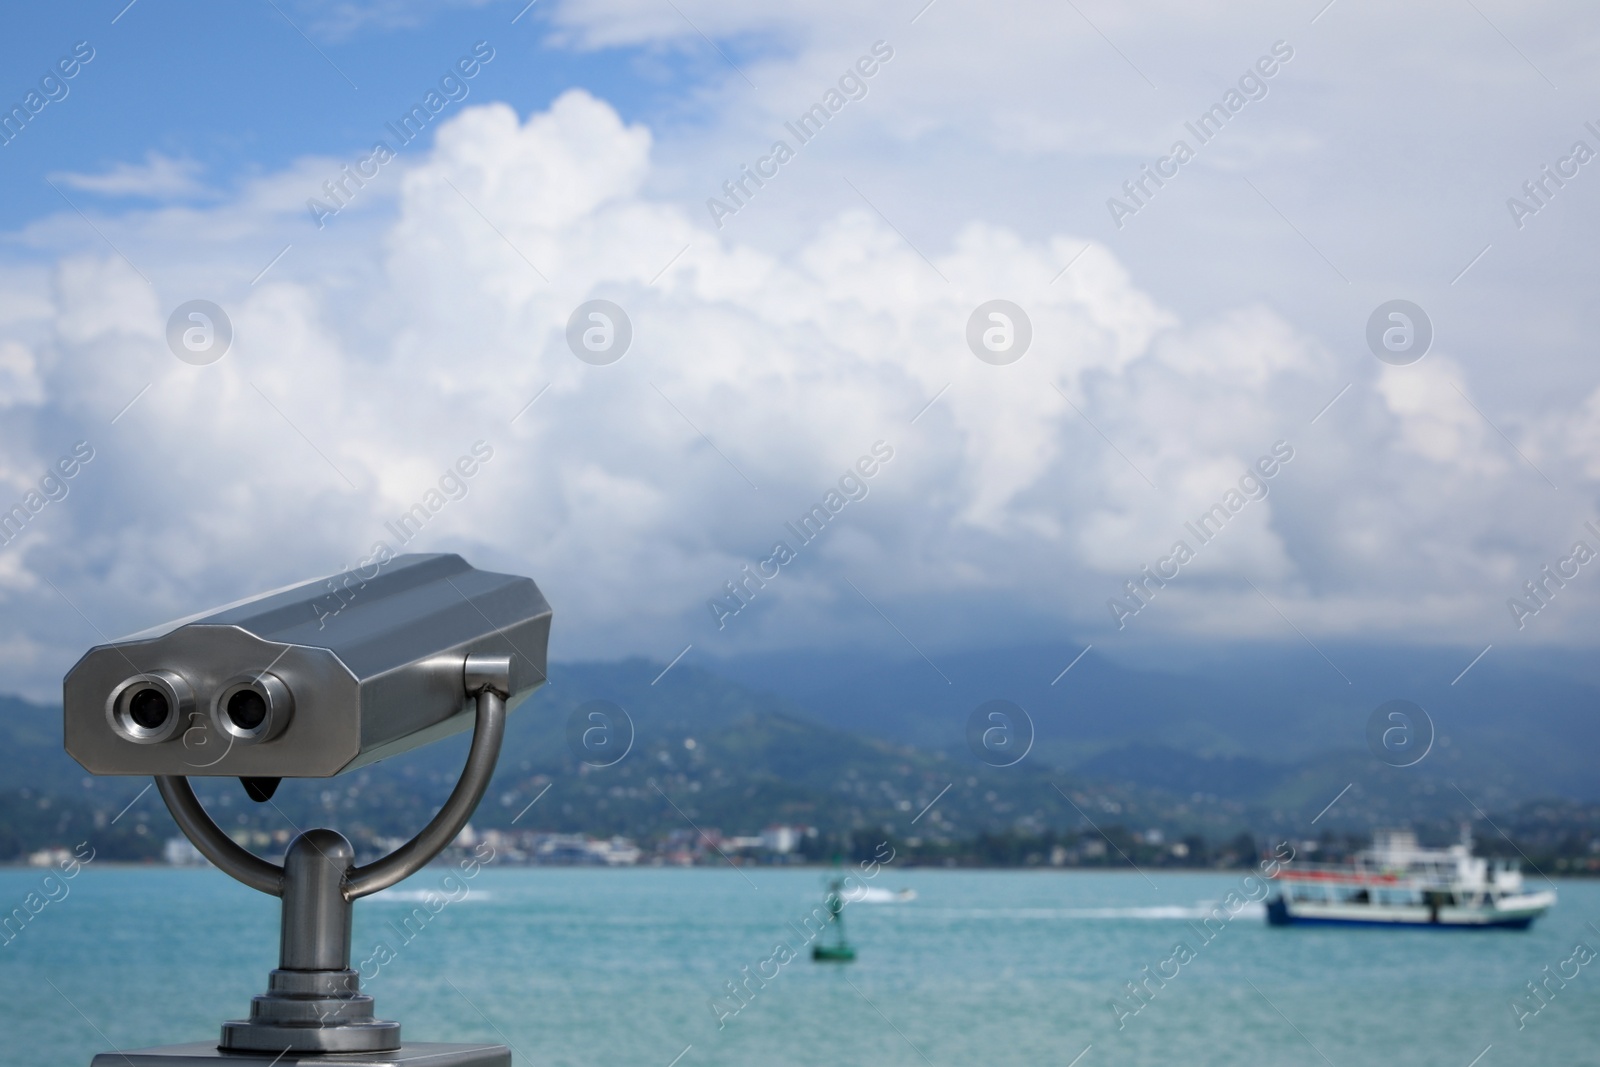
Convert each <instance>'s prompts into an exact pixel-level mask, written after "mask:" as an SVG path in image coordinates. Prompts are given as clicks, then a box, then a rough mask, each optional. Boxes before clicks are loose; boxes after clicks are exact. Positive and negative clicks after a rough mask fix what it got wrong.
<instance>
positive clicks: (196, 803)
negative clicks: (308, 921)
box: [156, 775, 283, 897]
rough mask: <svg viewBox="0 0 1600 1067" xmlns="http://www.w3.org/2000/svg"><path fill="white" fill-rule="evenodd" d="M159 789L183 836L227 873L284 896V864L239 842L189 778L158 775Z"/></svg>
mask: <svg viewBox="0 0 1600 1067" xmlns="http://www.w3.org/2000/svg"><path fill="white" fill-rule="evenodd" d="M156 789H158V790H160V792H161V799H162V800H164V801H166V802H167V810H168V811H170V812H172V819H173V821H174V822H176V823H177V824H178V829H180V830H182V831H183V836H185V837H187V838H188V839H189V840H190V841H192V842H193V843H194V847H195V848H197V849H199V850H200V854H201V855H202V856H204V857H205V858H206V859H208V860H210V861H211V862H212V863H214V864H216V865H217V869H218V870H220V871H222V872H223V873H224V874H227V875H228V876H230V877H232V878H234V879H236V880H238V881H240V882H243V883H244V884H245V885H247V886H249V887H250V888H251V889H259V890H260V891H261V892H263V893H266V894H268V895H269V896H274V897H281V896H283V868H282V867H280V866H278V865H277V864H276V863H269V862H267V861H266V860H264V859H262V858H261V857H260V856H257V855H256V854H255V853H253V852H251V851H250V850H249V849H247V848H245V847H244V846H243V845H240V844H238V843H237V842H235V841H234V840H233V838H231V837H229V836H228V835H227V834H225V833H223V832H222V828H221V827H219V826H218V825H217V824H216V823H214V822H212V821H211V816H209V815H207V814H206V809H205V808H203V807H201V806H200V798H198V797H196V796H195V795H194V789H193V788H192V787H191V786H190V785H189V779H187V778H184V777H182V776H181V775H177V776H174V775H157V776H156Z"/></svg>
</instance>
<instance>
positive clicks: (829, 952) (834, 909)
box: [811, 878, 856, 963]
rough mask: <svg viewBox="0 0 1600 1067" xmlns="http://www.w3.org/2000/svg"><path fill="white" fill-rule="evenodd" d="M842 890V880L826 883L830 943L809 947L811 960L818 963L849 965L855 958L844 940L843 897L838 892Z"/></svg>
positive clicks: (848, 944)
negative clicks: (830, 934)
mask: <svg viewBox="0 0 1600 1067" xmlns="http://www.w3.org/2000/svg"><path fill="white" fill-rule="evenodd" d="M843 889H844V880H843V879H841V878H835V879H834V880H833V881H831V882H829V883H828V896H827V899H826V904H827V906H828V922H829V923H830V924H832V926H833V939H832V942H831V943H829V942H826V941H824V942H822V943H819V944H816V945H812V946H811V958H812V959H813V960H816V961H817V962H818V963H849V962H850V961H852V960H854V959H855V958H856V950H855V949H853V948H851V947H850V943H849V942H848V941H846V940H845V939H844V897H843V896H841V895H840V891H841V890H843Z"/></svg>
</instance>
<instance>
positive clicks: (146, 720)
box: [106, 670, 194, 745]
mask: <svg viewBox="0 0 1600 1067" xmlns="http://www.w3.org/2000/svg"><path fill="white" fill-rule="evenodd" d="M193 710H194V692H193V691H192V690H191V689H190V688H189V683H188V682H186V681H184V680H183V677H182V676H181V675H178V674H175V673H173V672H172V671H168V670H157V671H151V672H149V673H148V674H136V675H134V676H133V677H132V678H129V679H127V680H126V681H124V682H123V683H122V684H121V685H119V686H117V687H116V688H115V689H114V690H112V691H111V696H110V698H109V699H107V701H106V719H107V720H108V721H109V722H110V724H111V729H112V730H114V731H116V733H117V736H119V737H121V738H122V739H123V740H124V741H132V742H133V743H134V744H136V745H158V744H160V743H161V742H163V741H170V740H171V739H172V738H173V737H174V736H175V735H176V734H177V732H178V728H179V727H180V726H181V725H183V721H184V719H185V718H186V717H187V716H188V715H189V714H190V713H192V711H193Z"/></svg>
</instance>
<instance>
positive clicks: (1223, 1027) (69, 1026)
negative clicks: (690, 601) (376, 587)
mask: <svg viewBox="0 0 1600 1067" xmlns="http://www.w3.org/2000/svg"><path fill="white" fill-rule="evenodd" d="M43 874H44V872H41V871H34V870H27V869H8V870H4V871H0V905H3V907H4V908H6V909H8V910H9V909H10V908H12V907H15V906H17V905H19V904H21V903H22V902H23V900H24V899H25V898H26V896H27V894H28V893H30V892H32V891H34V890H36V889H38V888H39V884H40V882H41V879H42V876H43ZM448 874H449V869H448V868H430V869H429V870H427V871H425V872H423V873H422V874H420V875H418V876H416V877H415V878H413V879H411V880H410V881H409V882H407V883H405V885H404V886H403V887H400V888H398V889H397V890H391V891H388V892H386V893H384V894H380V895H379V896H377V897H374V898H369V899H367V900H365V901H362V902H361V903H359V904H358V905H357V907H356V915H357V925H356V937H355V946H356V947H355V955H356V958H357V962H362V961H367V968H366V969H367V972H368V974H373V973H374V972H375V973H376V977H374V978H373V979H372V980H371V981H369V982H367V983H365V986H366V989H367V991H368V992H371V993H372V994H373V995H374V996H375V997H376V998H377V1006H378V1013H379V1014H380V1015H382V1016H385V1017H388V1018H398V1019H400V1020H401V1021H402V1022H403V1024H404V1027H405V1034H406V1036H407V1037H408V1038H409V1039H413V1040H435V1041H438V1040H462V1041H465V1040H499V1041H501V1042H503V1043H506V1044H509V1045H511V1046H512V1047H513V1049H514V1050H515V1055H514V1062H516V1063H517V1064H520V1065H525V1067H534V1065H539V1067H545V1065H549V1067H558V1065H560V1067H565V1065H572V1067H578V1065H585V1067H588V1065H594V1067H601V1065H606V1067H609V1065H623V1064H628V1065H633V1067H669V1065H670V1064H672V1063H673V1062H674V1060H675V1058H677V1057H680V1056H681V1059H677V1063H678V1065H679V1067H699V1065H703V1064H728V1065H734V1064H737V1065H740V1067H779V1065H787V1064H808V1065H810V1064H817V1065H823V1064H825V1065H836V1064H872V1065H874V1067H893V1065H905V1067H930V1065H932V1067H955V1065H957V1064H971V1065H979V1064H982V1065H996V1067H1004V1065H1011V1064H1015V1065H1018V1067H1021V1065H1027V1067H1038V1065H1041V1064H1052V1065H1057V1067H1067V1065H1069V1064H1072V1063H1073V1062H1074V1058H1075V1057H1080V1056H1081V1059H1079V1060H1077V1063H1078V1064H1079V1067H1098V1065H1101V1064H1171V1063H1178V1064H1191V1065H1212V1064H1215V1065H1222V1064H1229V1065H1232V1064H1263V1063H1270V1064H1273V1065H1274V1067H1286V1065H1296V1064H1310V1065H1326V1064H1337V1065H1341V1067H1342V1065H1345V1064H1350V1065H1358V1064H1359V1065H1367V1064H1391V1065H1400V1064H1417V1065H1423V1064H1427V1065H1434V1064H1437V1065H1440V1067H1468V1065H1469V1064H1474V1063H1476V1064H1477V1067H1504V1065H1508V1064H1540V1065H1549V1064H1576V1063H1594V1062H1596V1061H1597V1059H1600V959H1596V960H1595V961H1594V962H1592V963H1589V964H1588V965H1587V966H1579V965H1577V964H1565V970H1566V972H1567V973H1568V974H1571V973H1572V972H1573V971H1574V970H1576V971H1577V973H1576V977H1573V978H1571V979H1569V980H1567V981H1566V983H1565V985H1564V986H1563V987H1559V988H1557V987H1556V984H1555V982H1554V981H1552V982H1551V983H1550V985H1551V988H1553V989H1554V990H1555V992H1554V993H1553V994H1550V995H1549V1000H1548V1003H1547V1004H1545V1006H1544V1007H1543V1008H1542V1009H1541V1010H1540V1011H1539V1012H1538V1014H1536V1015H1533V1014H1529V1015H1527V1016H1526V1017H1525V1018H1524V1019H1523V1026H1522V1028H1521V1029H1519V1027H1518V1020H1517V1017H1516V1013H1514V1012H1513V1010H1512V1008H1511V1006H1510V1005H1511V1001H1512V998H1513V997H1515V996H1517V995H1518V994H1519V993H1521V994H1523V995H1524V996H1526V990H1525V989H1524V986H1525V983H1527V982H1529V981H1533V980H1537V979H1541V978H1543V977H1545V976H1546V975H1547V974H1549V973H1552V972H1555V971H1557V970H1558V969H1560V968H1562V967H1563V962H1564V961H1567V960H1569V959H1570V958H1572V956H1573V949H1574V946H1575V944H1577V943H1578V942H1580V941H1581V942H1583V943H1584V944H1585V945H1588V946H1592V947H1594V948H1600V933H1597V932H1596V930H1595V929H1594V928H1593V927H1591V926H1589V925H1588V924H1589V922H1591V921H1593V922H1595V923H1596V925H1600V884H1595V883H1588V882H1563V883H1561V884H1560V885H1559V890H1560V894H1561V900H1560V903H1559V904H1558V905H1557V907H1556V909H1555V911H1553V912H1552V913H1551V914H1550V915H1548V916H1546V917H1545V918H1544V919H1543V920H1541V921H1540V922H1539V923H1537V924H1536V925H1535V927H1534V929H1533V930H1531V931H1529V932H1526V933H1511V932H1491V933H1462V932H1454V931H1451V932H1444V931H1428V930H1419V931H1384V930H1365V929H1358V930H1328V929H1270V928H1268V927H1267V926H1266V924H1265V921H1264V919H1263V917H1262V915H1261V912H1260V909H1259V907H1255V906H1252V907H1249V908H1248V909H1246V910H1244V911H1242V912H1240V914H1239V915H1238V916H1237V917H1235V918H1233V919H1232V920H1231V921H1229V922H1228V923H1227V924H1226V925H1222V926H1221V929H1220V931H1218V932H1216V933H1215V934H1214V935H1213V937H1212V940H1211V941H1210V942H1209V943H1205V942H1204V941H1203V939H1202V937H1201V936H1200V934H1199V933H1197V931H1196V926H1197V925H1198V921H1199V917H1200V915H1201V914H1202V913H1203V911H1204V910H1206V909H1207V908H1208V904H1207V902H1216V901H1220V900H1222V899H1224V897H1225V896H1226V895H1227V893H1228V892H1229V891H1230V890H1231V889H1234V888H1235V887H1238V886H1239V885H1240V883H1241V876H1239V875H1229V874H1209V873H1208V874H1152V875H1150V877H1149V879H1148V880H1146V879H1145V878H1144V877H1142V876H1141V875H1139V874H1137V873H1126V874H1124V873H1082V872H1058V871H1050V872H997V871H972V872H967V871H938V870H922V869H912V870H895V869H893V868H892V867H890V868H886V869H885V870H884V871H883V872H882V873H881V874H880V875H879V876H878V877H877V878H876V879H875V880H874V881H873V883H872V884H873V885H874V886H875V887H882V888H890V889H898V888H902V887H903V888H911V889H915V890H916V892H917V897H916V899H915V900H914V901H911V902H908V903H871V902H867V901H863V902H859V903H853V904H851V905H849V906H848V907H847V909H846V912H845V919H846V925H847V928H848V932H849V934H850V938H851V940H852V941H853V942H854V943H855V945H856V947H857V949H858V951H859V954H860V955H859V958H858V960H857V962H856V963H854V964H850V965H844V966H840V965H821V964H815V963H812V962H811V960H810V959H809V956H808V955H807V956H806V957H803V958H800V959H796V960H794V961H793V962H791V963H788V964H786V965H781V966H780V965H778V964H776V963H774V964H763V961H766V960H769V959H771V958H772V957H773V956H774V949H775V947H776V946H777V945H778V943H780V942H787V943H788V944H789V945H791V946H799V944H800V937H799V935H798V934H797V933H796V932H795V930H794V928H793V927H792V926H791V925H790V924H791V923H795V924H798V923H799V922H800V921H801V919H802V918H803V917H804V915H805V914H806V913H807V912H808V911H809V910H810V908H811V907H812V906H814V905H815V904H816V903H818V902H819V901H820V899H821V892H822V872H820V871H816V870H795V869H782V870H780V869H755V870H747V871H744V872H739V871H734V870H731V869H727V868H724V869H721V870H712V869H696V870H592V869H549V868H544V869H496V868H493V867H490V868H486V869H484V870H483V871H482V872H481V873H480V874H478V876H477V877H476V878H474V879H472V881H471V882H470V893H469V894H468V895H466V896H464V897H463V896H461V892H460V889H459V888H458V887H457V886H456V885H455V884H453V883H446V882H445V879H446V877H447V875H448ZM67 885H68V892H67V894H66V896H65V897H62V898H61V899H58V900H55V901H53V902H51V903H49V904H48V905H46V906H45V907H44V908H43V909H42V910H41V911H40V912H39V914H38V915H37V916H36V917H35V918H34V919H33V920H32V921H31V922H30V923H29V924H28V925H27V926H26V927H25V928H24V929H23V930H22V931H21V933H20V935H18V936H16V937H15V939H14V940H12V941H11V942H10V943H9V944H6V945H5V946H4V947H0V1012H3V1022H4V1026H3V1031H4V1041H3V1042H0V1062H3V1063H5V1064H16V1065H19V1067H20V1065H26V1067H46V1065H49V1067H70V1065H87V1063H88V1062H89V1058H90V1057H91V1056H92V1055H93V1054H95V1053H96V1052H100V1051H105V1050H109V1049H113V1048H119V1049H129V1048H137V1047H143V1046H148V1045H153V1044H163V1043H172V1042H178V1041H194V1040H203V1039H211V1038H214V1037H215V1035H216V1031H217V1024H218V1023H219V1022H220V1021H221V1020H222V1019H223V1018H225V1017H227V1018H237V1017H242V1016H243V1015H244V1014H245V1013H246V1012H247V1010H248V1007H249V999H250V997H251V995H252V994H254V993H257V992H259V991H261V990H262V989H263V988H264V985H265V980H266V974H267V971H268V969H269V968H271V967H272V966H273V964H274V962H275V959H276V952H277V907H276V905H277V902H276V901H275V900H272V899H270V898H267V897H265V896H261V895H259V894H256V893H253V892H251V891H250V890H247V889H243V888H241V887H239V886H237V885H235V884H234V883H232V882H230V881H229V880H228V879H226V878H225V877H224V876H223V875H221V874H219V873H217V872H216V871H212V870H175V869H153V868H152V869H129V868H121V869H117V868H110V867H100V866H96V865H91V866H90V867H88V868H87V869H85V870H84V871H83V872H82V873H81V874H79V876H78V877H77V878H76V879H74V880H72V881H71V882H70V883H68V884H67ZM430 890H433V891H437V892H439V893H441V894H442V895H450V896H455V897H456V898H457V899H456V900H454V901H453V902H451V903H449V904H447V905H445V906H444V907H443V908H442V910H440V911H438V912H437V914H434V915H431V917H430V918H428V920H427V921H426V922H420V921H418V920H417V918H416V917H415V916H416V909H418V908H419V907H421V909H422V910H421V914H427V908H426V906H424V905H423V901H422V896H423V894H424V893H425V892H427V891H430ZM59 895H60V892H59V890H58V891H57V896H59ZM436 906H437V905H436ZM408 915H411V916H413V918H412V923H411V928H410V932H409V933H408V934H402V932H401V930H402V929H403V925H402V924H403V923H404V920H405V918H406V916H408ZM1186 919H1188V920H1190V922H1193V923H1195V924H1196V926H1191V925H1190V924H1189V922H1186V921H1185V920H1186ZM1217 925H1221V924H1217ZM1178 941H1183V942H1185V943H1186V944H1187V945H1188V946H1189V947H1190V949H1191V950H1193V956H1192V958H1191V959H1189V961H1188V962H1187V963H1185V964H1182V965H1181V968H1180V969H1179V970H1178V972H1177V975H1176V977H1174V978H1172V979H1170V980H1168V981H1166V983H1165V985H1164V987H1161V988H1159V989H1157V990H1156V992H1155V993H1154V995H1153V997H1152V998H1151V999H1150V1000H1149V1002H1148V1003H1147V1004H1145V1006H1144V1007H1143V1008H1142V1010H1140V1011H1139V1012H1138V1013H1137V1014H1136V1015H1130V1016H1127V1017H1125V1018H1123V1020H1122V1022H1123V1028H1122V1029H1119V1028H1118V1025H1117V1015H1116V1013H1114V1012H1113V1011H1112V1009H1111V1008H1110V1007H1109V1006H1108V1005H1109V1004H1110V1003H1111V1002H1112V1001H1113V999H1115V998H1118V997H1119V996H1122V995H1123V990H1122V985H1123V983H1125V982H1130V981H1135V980H1137V979H1139V978H1140V977H1141V974H1140V971H1141V968H1142V967H1145V966H1146V965H1148V966H1150V967H1151V968H1155V967H1157V965H1158V964H1160V963H1161V961H1163V960H1166V959H1168V958H1169V957H1171V956H1172V955H1173V947H1174V945H1175V943H1176V942H1178ZM385 948H386V949H387V952H385V951H383V949H385ZM780 956H781V954H780ZM1547 966H1548V967H1549V968H1550V971H1545V970H1544V968H1546V967H1547ZM746 967H748V968H750V969H751V971H756V970H758V969H764V970H765V972H766V973H767V974H769V975H771V974H774V971H775V972H776V973H775V975H774V976H773V977H771V978H770V979H768V980H767V981H766V982H765V985H764V987H757V986H756V984H755V983H754V982H752V983H751V988H754V989H755V993H754V995H753V996H751V997H750V999H749V1001H748V1004H747V1005H746V1006H744V1007H743V1008H742V1009H740V1010H739V1011H738V1012H737V1014H731V1015H728V1016H727V1017H725V1018H724V1019H723V1022H722V1025H721V1027H720V1028H719V1024H718V1019H717V1014H716V1013H715V1012H714V1011H713V1010H712V1008H711V1007H710V1004H711V1002H712V999H713V998H714V997H719V996H724V995H725V994H726V990H725V989H724V988H723V986H724V983H726V982H729V981H737V980H742V978H743V974H742V972H741V969H742V968H746ZM1171 969H1172V968H1171V966H1168V967H1167V968H1166V970H1167V972H1168V973H1170V972H1171ZM726 1003H727V1004H730V1005H731V1004H732V1002H731V1001H729V1002H726ZM1129 1003H1131V1002H1128V1001H1124V1004H1129ZM1528 1003H1529V1004H1530V1005H1531V1004H1532V1003H1533V1002H1532V1001H1528ZM725 1010H726V1009H725ZM1091 1046H1092V1047H1091ZM1491 1046H1492V1047H1491ZM1085 1050H1087V1051H1085ZM1486 1050H1487V1051H1486ZM1477 1057H1481V1058H1478V1059H1475V1058H1477Z"/></svg>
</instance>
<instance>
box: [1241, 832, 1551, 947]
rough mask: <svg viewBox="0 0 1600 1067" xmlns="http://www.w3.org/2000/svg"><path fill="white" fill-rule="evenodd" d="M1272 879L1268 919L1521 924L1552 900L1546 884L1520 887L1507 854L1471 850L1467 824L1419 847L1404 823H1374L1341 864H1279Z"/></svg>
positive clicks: (1470, 926) (1278, 922) (1277, 922)
mask: <svg viewBox="0 0 1600 1067" xmlns="http://www.w3.org/2000/svg"><path fill="white" fill-rule="evenodd" d="M1274 881H1276V882H1277V883H1278V886H1277V892H1275V893H1274V894H1273V895H1272V896H1271V897H1270V898H1269V899H1268V900H1267V922H1268V923H1270V924H1271V925H1273V926H1298V925H1302V924H1305V925H1312V924H1315V925H1323V924H1338V925H1345V926H1428V927H1439V928H1446V927H1448V928H1451V929H1464V930H1486V929H1508V930H1526V929H1527V928H1528V927H1529V926H1530V925H1531V924H1532V923H1533V920H1535V919H1537V918H1538V917H1539V916H1541V915H1543V914H1544V913H1545V912H1546V911H1549V910H1550V908H1551V907H1552V906H1553V905H1554V904H1555V902H1556V894H1555V891H1554V890H1544V891H1541V892H1537V893H1530V892H1528V891H1527V890H1526V889H1525V888H1524V887H1523V884H1522V871H1521V869H1520V868H1519V867H1518V866H1517V865H1516V863H1515V862H1513V861H1509V860H1493V861H1491V860H1488V859H1484V858H1483V857H1481V856H1474V855H1473V854H1472V837H1471V831H1470V829H1468V828H1463V831H1462V835H1461V843H1460V844H1457V845H1451V846H1450V847H1449V848H1422V847H1421V846H1419V845H1418V844H1417V836H1416V834H1414V833H1411V832H1410V831H1409V830H1387V831H1379V832H1378V833H1377V834H1375V835H1374V836H1373V840H1372V847H1371V848H1368V849H1363V850H1362V851H1361V852H1358V853H1356V855H1355V858H1354V860H1353V862H1351V863H1349V864H1343V865H1330V864H1323V865H1316V864H1286V865H1284V866H1283V867H1282V868H1280V869H1279V871H1278V873H1277V874H1276V875H1275V876H1274Z"/></svg>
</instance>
